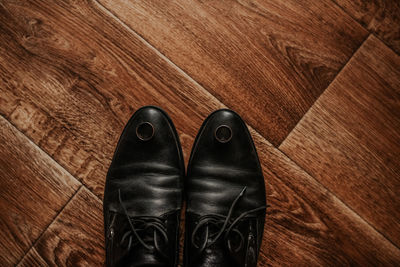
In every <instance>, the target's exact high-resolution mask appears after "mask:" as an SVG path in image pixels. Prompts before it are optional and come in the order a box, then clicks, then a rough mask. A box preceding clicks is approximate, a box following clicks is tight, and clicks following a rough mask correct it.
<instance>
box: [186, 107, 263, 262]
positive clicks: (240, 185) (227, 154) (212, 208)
mask: <svg viewBox="0 0 400 267" xmlns="http://www.w3.org/2000/svg"><path fill="white" fill-rule="evenodd" d="M221 125H224V126H227V127H226V128H227V129H231V132H232V136H231V138H230V140H229V138H222V139H221V140H218V138H217V137H216V133H215V131H216V129H217V128H218V127H220V126H221ZM226 140H229V141H227V142H226ZM241 192H242V194H240V193H241ZM185 195H186V201H187V210H186V233H185V254H184V264H185V266H190V267H195V266H249V267H250V266H256V264H257V257H258V253H259V249H260V245H261V240H262V234H263V227H264V220H265V206H266V199H265V185H264V178H263V175H262V170H261V167H260V163H259V160H258V156H257V152H256V149H255V147H254V144H253V141H252V138H251V136H250V133H249V131H248V129H247V127H246V125H245V123H244V122H243V120H242V119H241V118H240V117H239V115H237V114H236V113H234V112H233V111H230V110H219V111H216V112H214V113H212V114H211V115H210V116H209V117H208V118H207V119H206V120H205V122H204V123H203V126H202V127H201V129H200V131H199V133H198V136H197V138H196V141H195V144H194V146H193V150H192V154H191V158H190V160H189V165H188V170H187V177H186V180H185ZM235 199H237V202H236V203H234V202H235ZM255 209H257V210H255ZM230 210H231V212H232V213H231V215H230V216H229V219H228V221H227V222H226V225H225V226H224V223H225V220H226V217H227V216H228V213H229V211H230ZM252 210H255V211H254V212H252ZM249 211H250V212H249ZM247 212H249V213H247ZM240 216H243V218H240ZM237 218H239V220H238V221H236V222H235V219H237ZM199 223H200V227H199ZM232 224H234V225H233V226H232ZM230 226H232V227H231V228H229V227H230ZM196 227H198V229H196ZM222 230H223V233H222V234H221V235H220V237H219V238H218V239H216V237H218V233H219V231H222ZM194 232H195V233H194ZM227 232H228V233H227ZM193 233H194V234H193ZM205 242H206V243H205ZM203 245H204V246H203ZM229 246H230V248H231V249H229Z"/></svg>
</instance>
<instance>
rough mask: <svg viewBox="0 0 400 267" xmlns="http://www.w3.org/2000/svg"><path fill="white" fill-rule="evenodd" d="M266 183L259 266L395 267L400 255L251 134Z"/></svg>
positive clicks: (391, 245) (288, 161) (392, 246)
mask: <svg viewBox="0 0 400 267" xmlns="http://www.w3.org/2000/svg"><path fill="white" fill-rule="evenodd" d="M251 134H252V136H253V138H254V141H255V145H256V147H257V150H258V153H259V156H260V161H261V162H262V168H263V171H264V177H265V178H266V183H267V184H266V192H267V202H268V204H269V205H271V207H270V208H269V209H268V210H267V211H268V212H267V218H266V226H265V229H264V238H263V247H262V254H263V258H262V259H261V260H260V261H261V262H265V264H266V265H268V266H269V265H282V266H292V265H300V266H349V265H350V266H351V265H359V266H377V265H383V266H385V265H398V264H399V263H400V250H399V248H398V247H396V246H394V245H393V244H392V243H391V242H389V241H388V240H387V239H385V238H384V237H383V236H382V235H381V234H379V233H378V232H377V231H375V229H373V228H372V227H371V226H370V225H368V224H367V223H366V222H365V221H364V220H363V219H362V218H361V217H359V216H358V215H356V214H355V213H354V212H353V211H352V210H351V209H349V208H348V207H347V206H346V205H344V204H343V202H341V201H340V200H339V199H338V198H337V197H336V196H335V195H334V194H332V193H331V192H330V191H328V190H327V189H325V188H324V187H323V186H321V184H320V183H319V182H317V181H316V180H315V179H314V178H312V177H311V176H310V175H308V174H307V173H306V172H305V171H304V170H303V169H301V168H300V167H298V166H297V165H296V164H295V163H294V162H293V161H291V160H290V159H289V158H288V157H286V156H285V155H284V154H283V153H282V152H281V151H279V150H278V149H276V148H275V147H273V146H272V145H271V144H270V143H268V142H267V141H266V140H265V139H264V138H262V137H261V136H260V135H259V134H258V133H256V132H255V131H254V130H252V129H251Z"/></svg>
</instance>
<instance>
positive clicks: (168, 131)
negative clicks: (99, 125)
mask: <svg viewBox="0 0 400 267" xmlns="http://www.w3.org/2000/svg"><path fill="white" fill-rule="evenodd" d="M141 123H150V124H151V125H152V126H153V128H154V135H152V136H148V137H150V138H149V140H145V141H144V140H141V138H139V137H141V134H140V133H139V134H138V133H137V130H138V125H140V124H141ZM146 127H147V126H146ZM148 129H149V127H147V128H146V129H145V130H146V131H147V130H148ZM150 129H151V127H150ZM145 134H147V133H145ZM146 138H147V137H146ZM142 139H143V138H142ZM183 177H184V163H183V158H182V152H181V147H180V143H179V138H178V135H177V133H176V130H175V127H174V125H173V123H172V121H171V120H170V118H169V117H168V116H167V114H166V113H165V112H164V111H162V110H161V109H159V108H157V107H152V106H148V107H143V108H141V109H139V110H138V111H137V112H136V113H135V114H134V115H133V116H132V117H131V119H130V120H129V122H128V123H127V125H126V127H125V129H124V131H123V133H122V135H121V137H120V140H119V142H118V145H117V148H116V151H115V154H114V157H113V160H112V163H111V165H110V168H109V171H108V174H107V180H106V187H105V193H104V207H103V208H104V225H105V235H106V254H107V255H106V257H107V266H176V265H177V255H178V254H177V251H178V238H177V236H178V230H179V219H180V209H181V206H182V187H183ZM121 202H122V204H121ZM127 216H129V218H130V221H131V223H132V224H133V227H134V228H135V229H137V230H138V233H139V236H140V238H141V239H142V241H143V242H144V243H145V245H146V246H147V248H146V247H145V246H144V245H142V244H141V243H140V242H138V238H137V237H136V236H135V235H134V232H133V230H132V226H131V225H130V223H129V221H128V219H127ZM160 229H161V230H160ZM164 234H166V236H164ZM124 235H125V239H124ZM129 243H130V245H129ZM156 245H158V250H157V248H156ZM159 251H161V252H162V253H160V252H159Z"/></svg>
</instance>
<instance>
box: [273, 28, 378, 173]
mask: <svg viewBox="0 0 400 267" xmlns="http://www.w3.org/2000/svg"><path fill="white" fill-rule="evenodd" d="M371 35H372V34H371V33H370V34H368V35H367V37H366V38H365V39H364V40H363V41H362V42H361V44H360V46H359V47H358V48H357V49H356V50H355V51H354V53H353V54H352V55H351V57H349V59H348V60H347V61H346V63H345V64H343V66H342V67H341V68H340V69H339V71H338V72H337V73H336V75H335V77H333V79H332V81H331V82H330V83H329V85H328V86H327V87H326V88H325V89H324V90H323V91H322V92H321V94H320V95H319V96H318V97H317V98H316V99H315V101H314V102H313V104H312V105H311V106H310V108H309V109H308V110H307V111H306V112H305V113H304V115H303V116H302V117H301V118H300V120H299V121H298V122H297V123H296V125H295V126H294V127H293V128H292V130H291V131H290V132H289V133H288V134H287V135H286V137H285V139H283V140H282V142H281V143H280V144H279V146H278V147H277V149H278V150H279V151H281V152H282V153H283V151H282V150H281V149H280V146H281V145H282V144H283V143H284V142H285V140H286V139H287V138H288V136H289V135H290V134H291V133H292V132H293V130H294V129H295V128H296V127H297V125H299V124H300V123H301V122H302V121H303V119H304V118H305V117H306V115H307V114H308V113H310V112H311V109H312V107H313V106H314V105H315V103H317V101H318V100H319V99H320V98H321V97H322V95H323V94H324V93H325V91H326V90H327V89H328V88H329V86H330V85H331V84H332V83H333V82H334V81H335V80H336V78H337V77H338V76H339V74H340V73H341V72H342V71H343V69H344V68H345V67H346V66H347V65H348V64H349V62H350V60H351V59H352V58H353V57H354V55H355V54H356V53H357V52H358V51H359V50H360V49H361V47H362V46H363V45H364V43H365V42H366V41H367V40H368V38H369V37H370V36H371ZM283 154H285V153H283ZM285 155H286V154H285ZM286 157H288V158H290V157H289V156H287V155H286ZM293 162H294V161H293ZM296 165H298V164H297V163H296ZM302 169H303V168H302Z"/></svg>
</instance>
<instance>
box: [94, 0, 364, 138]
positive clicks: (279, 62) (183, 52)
mask: <svg viewBox="0 0 400 267" xmlns="http://www.w3.org/2000/svg"><path fill="white" fill-rule="evenodd" d="M100 2H101V3H102V4H103V5H104V6H105V7H106V8H107V9H109V10H110V11H112V12H114V14H115V15H116V16H117V17H118V18H120V19H121V20H122V21H123V22H124V23H126V24H127V25H129V27H131V28H132V29H133V30H135V31H136V32H138V33H139V34H140V35H141V36H142V37H143V38H144V39H146V40H147V41H148V42H150V43H151V44H152V45H154V46H155V47H156V48H157V49H158V50H159V51H161V53H163V54H164V55H166V56H167V57H168V58H169V59H171V60H172V61H173V62H174V63H175V64H177V65H178V66H179V67H180V68H182V69H183V70H184V71H185V72H186V73H188V74H189V75H190V76H191V77H193V78H194V79H195V80H196V81H198V82H199V83H200V84H201V85H202V86H203V87H205V88H206V89H207V90H208V91H209V92H211V93H212V94H213V95H214V96H216V97H217V98H218V99H219V100H221V101H222V102H223V103H224V104H226V105H227V106H229V107H230V108H233V109H235V110H237V111H239V112H240V113H241V114H242V115H243V117H244V118H245V119H246V121H247V122H248V123H249V124H250V125H252V126H253V127H254V128H255V129H256V130H257V131H258V132H260V133H261V134H262V135H263V136H264V137H266V138H267V140H269V141H270V142H271V143H272V144H274V145H279V144H280V143H281V142H282V141H283V139H284V138H285V137H286V136H287V134H288V133H289V132H290V131H291V130H292V129H293V127H294V126H295V125H296V123H297V122H298V121H299V120H300V118H301V117H302V116H303V115H304V113H305V112H306V111H307V110H308V109H309V107H310V106H311V105H312V103H314V101H315V100H316V98H317V97H318V96H319V95H320V93H321V92H322V91H323V90H324V89H325V88H326V87H327V86H328V84H329V83H330V82H331V81H332V79H333V78H334V76H335V75H336V74H337V73H338V71H339V70H340V69H341V68H342V66H343V65H344V64H345V62H347V60H348V59H349V58H350V57H351V55H352V54H353V52H354V51H355V50H356V49H357V48H358V47H359V46H360V44H361V42H362V41H363V40H364V39H365V38H366V36H367V32H366V31H365V30H364V29H363V28H362V27H360V26H359V25H358V24H357V23H356V22H355V21H353V20H352V19H351V18H350V17H349V16H348V15H347V14H345V13H344V12H343V11H342V10H341V9H340V8H338V7H337V6H336V5H335V4H334V3H332V2H331V1H325V0H324V1H307V0H306V1H297V0H293V1H292V0H290V1H279V0H277V1H247V0H244V1H236V0H225V1H219V0H212V1H196V0H192V1H186V0H183V1H180V0H176V1H164V2H162V3H160V2H158V1H145V0H144V1H133V2H132V1H124V0H117V1H115V0H100Z"/></svg>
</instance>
